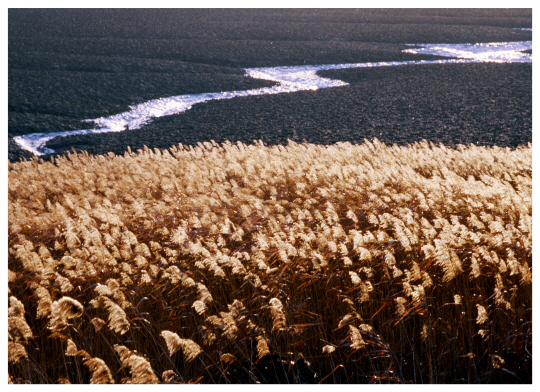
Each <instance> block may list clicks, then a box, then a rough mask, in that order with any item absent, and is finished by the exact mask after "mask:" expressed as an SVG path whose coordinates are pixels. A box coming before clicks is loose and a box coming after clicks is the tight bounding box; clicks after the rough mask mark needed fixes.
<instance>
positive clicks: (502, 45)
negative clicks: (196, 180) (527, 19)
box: [13, 41, 532, 155]
mask: <svg viewBox="0 0 540 392" xmlns="http://www.w3.org/2000/svg"><path fill="white" fill-rule="evenodd" d="M408 46H410V48H409V49H405V50H404V52H407V53H414V54H427V55H436V56H443V57H451V58H449V59H447V60H419V61H393V62H376V63H353V64H326V65H304V66H288V67H268V68H247V69H246V70H245V71H246V76H248V77H251V78H255V79H264V80H271V81H275V82H277V83H278V84H277V85H276V86H273V87H265V88H259V89H252V90H243V91H225V92H216V93H204V94H188V95H178V96H174V97H167V98H160V99H155V100H151V101H148V102H144V103H141V104H138V105H134V106H130V110H129V111H127V112H123V113H119V114H116V115H113V116H109V117H101V118H96V119H88V120H84V121H86V122H92V123H94V124H95V126H96V127H95V128H93V129H81V130H74V131H65V132H52V133H33V134H28V135H24V136H16V137H14V138H13V140H15V142H17V143H18V144H19V146H20V147H21V148H23V149H25V150H28V151H31V152H32V153H34V154H35V155H44V154H51V153H54V151H53V150H51V149H50V148H47V147H46V143H47V142H48V141H49V140H51V139H53V138H56V137H62V136H71V135H82V134H93V133H105V132H122V131H125V130H128V129H138V128H141V127H142V126H144V125H145V124H148V123H149V122H150V121H152V119H153V118H157V117H163V116H169V115H172V114H178V113H182V112H185V111H187V110H189V109H191V107H192V106H193V105H194V104H197V103H203V102H206V101H211V100H214V99H230V98H235V97H246V96H252V95H263V94H281V93H290V92H295V91H304V90H317V89H321V88H330V87H339V86H346V85H347V83H345V82H343V81H341V80H334V79H328V78H323V77H320V76H318V75H317V71H324V70H331V69H346V68H365V67H389V66H398V65H419V64H455V63H482V62H500V63H523V62H525V63H530V62H532V55H531V54H529V53H526V52H525V51H527V50H531V49H532V41H522V42H493V43H478V44H413V45H408Z"/></svg>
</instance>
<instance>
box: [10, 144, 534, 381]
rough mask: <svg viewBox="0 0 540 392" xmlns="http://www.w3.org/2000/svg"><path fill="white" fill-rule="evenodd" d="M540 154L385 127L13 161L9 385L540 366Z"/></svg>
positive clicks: (408, 375) (442, 374)
mask: <svg viewBox="0 0 540 392" xmlns="http://www.w3.org/2000/svg"><path fill="white" fill-rule="evenodd" d="M531 161H532V159H531V145H528V146H523V147H520V148H517V149H514V150H512V149H508V148H497V147H493V148H487V147H475V146H469V147H465V146H461V147H459V148H457V149H448V148H445V147H443V146H438V147H437V146H434V145H432V144H429V143H426V142H423V143H417V144H413V145H410V146H406V147H397V146H392V147H391V146H386V145H384V144H381V143H379V142H378V141H376V140H375V141H374V142H368V141H366V142H365V143H364V144H363V145H351V144H348V143H338V144H336V145H332V146H319V145H309V144H295V143H292V142H290V144H289V145H287V146H274V147H266V146H264V145H262V144H261V143H255V144H253V145H244V144H240V143H239V144H237V145H234V144H231V143H225V144H223V145H218V144H216V143H213V142H212V143H201V144H199V146H197V147H195V148H193V147H183V146H179V147H175V148H172V149H170V150H167V151H158V150H154V151H152V150H150V149H145V150H144V151H138V152H137V153H132V152H129V153H126V154H125V155H124V156H114V155H113V154H109V155H107V156H89V155H87V154H85V153H79V154H75V153H73V154H68V155H67V156H66V157H61V158H56V159H54V160H53V161H51V162H44V161H42V160H39V159H33V160H31V161H25V162H20V163H9V189H8V192H9V256H8V268H9V274H8V281H9V286H8V287H9V293H8V295H9V301H10V307H9V318H8V319H9V345H8V348H9V368H8V372H9V382H12V383H67V382H71V383H88V382H91V383H122V382H124V383H154V382H164V383H176V382H181V383H182V382H183V383H187V382H209V383H227V382H233V383H234V382H244V383H259V382H262V383H264V382H291V383H292V382H323V383H361V382H374V383H389V382H399V383H404V382H414V383H450V382H451V383H460V382H465V383H488V382H524V383H529V382H531V380H532V365H531V355H530V351H531V340H532V335H531V334H532V325H531V324H532V321H531V313H532V295H531V292H532V287H531V284H532V264H531V263H532V223H531V222H532V221H531V216H532V201H531V192H532V182H531V177H532V162H531ZM177 351H181V353H177Z"/></svg>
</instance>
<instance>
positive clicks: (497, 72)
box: [8, 9, 532, 161]
mask: <svg viewBox="0 0 540 392" xmlns="http://www.w3.org/2000/svg"><path fill="white" fill-rule="evenodd" d="M530 27H532V10H530V9H509V10H503V9H481V10H474V9H466V10H465V9H464V10H460V9H421V10H415V9H406V10H403V9H402V10H385V9H370V10H365V9H357V10H355V9H335V10H334V9H295V10H260V9H256V10H255V9H253V10H250V9H226V10H220V9H155V10H154V9H117V10H113V9H63V10H62V9H47V10H40V9H10V10H9V14H8V40H9V53H8V56H9V61H8V64H9V75H8V87H9V98H8V103H9V108H8V110H9V112H8V113H9V114H8V116H9V127H8V145H9V147H8V155H9V159H10V160H11V161H17V160H20V159H21V158H22V157H26V158H29V157H31V156H32V154H31V153H30V152H28V151H25V150H21V149H20V148H19V147H18V146H17V145H16V143H15V142H14V141H13V137H14V136H17V135H24V134H29V133H37V132H44V133H47V132H59V131H68V130H76V129H83V128H90V127H92V124H91V123H87V122H83V121H82V120H85V119H90V118H97V117H103V116H110V115H113V114H116V113H120V112H124V111H127V110H129V106H130V105H136V104H138V103H142V102H145V101H148V100H151V99H156V98H160V97H169V96H174V95H182V94H194V93H204V92H216V91H229V90H246V89H252V88H257V87H265V86H271V85H272V84H273V83H272V82H270V81H264V80H255V79H251V78H248V77H245V76H244V70H243V69H244V68H252V67H271V66H284V65H303V64H338V63H358V62H377V61H401V60H421V59H434V58H436V57H434V56H427V55H414V54H409V53H403V51H402V50H403V49H404V47H405V46H404V45H405V44H411V43H475V42H505V41H527V40H531V39H532V33H531V32H530V31H525V30H519V28H530ZM320 74H321V75H323V76H326V77H331V78H335V79H340V80H343V81H345V82H347V83H349V85H348V86H344V87H335V88H329V89H322V90H318V91H301V92H295V93H288V94H279V95H264V96H252V97H243V98H234V99H231V100H223V101H211V102H207V103H202V104H197V105H194V106H193V108H192V109H191V110H189V111H187V112H185V113H181V114H177V115H172V116H167V117H161V118H158V119H155V120H154V121H153V122H152V123H151V124H149V125H147V126H144V127H142V128H140V129H136V130H129V131H125V132H120V133H108V134H99V135H84V136H82V135H79V136H70V137H65V138H56V139H53V140H51V141H50V142H49V143H48V144H47V146H48V147H49V148H52V149H53V150H55V151H56V153H57V154H62V153H64V152H66V151H69V150H71V149H72V148H74V149H76V150H86V151H88V152H89V153H92V154H105V153H108V152H114V153H116V154H123V152H124V151H126V150H127V148H128V146H129V147H130V148H131V149H132V150H137V149H139V148H142V147H143V146H144V145H146V146H148V147H150V148H169V147H171V146H174V145H177V144H178V143H183V144H187V145H193V144H196V143H198V142H202V141H210V140H215V141H216V142H224V141H226V140H229V141H231V142H236V141H241V142H244V143H250V142H252V141H253V140H262V141H264V142H265V143H267V144H286V143H287V140H288V139H291V140H294V141H296V142H302V141H307V142H310V143H322V144H331V143H335V142H338V141H350V142H353V143H362V142H363V141H364V139H368V140H371V139H373V138H375V137H376V138H377V139H379V140H380V141H382V142H384V143H387V144H394V143H396V144H400V145H403V144H408V143H411V142H415V141H420V140H422V139H426V140H429V141H432V142H434V143H436V144H438V143H443V144H444V145H446V146H449V147H453V146H456V145H457V144H470V143H474V144H478V145H498V146H508V147H516V146H519V145H523V144H526V143H528V142H531V141H532V66H531V64H497V63H484V64H437V65H421V66H397V67H387V68H363V69H348V70H335V71H323V72H320ZM44 158H45V159H47V158H48V156H44Z"/></svg>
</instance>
